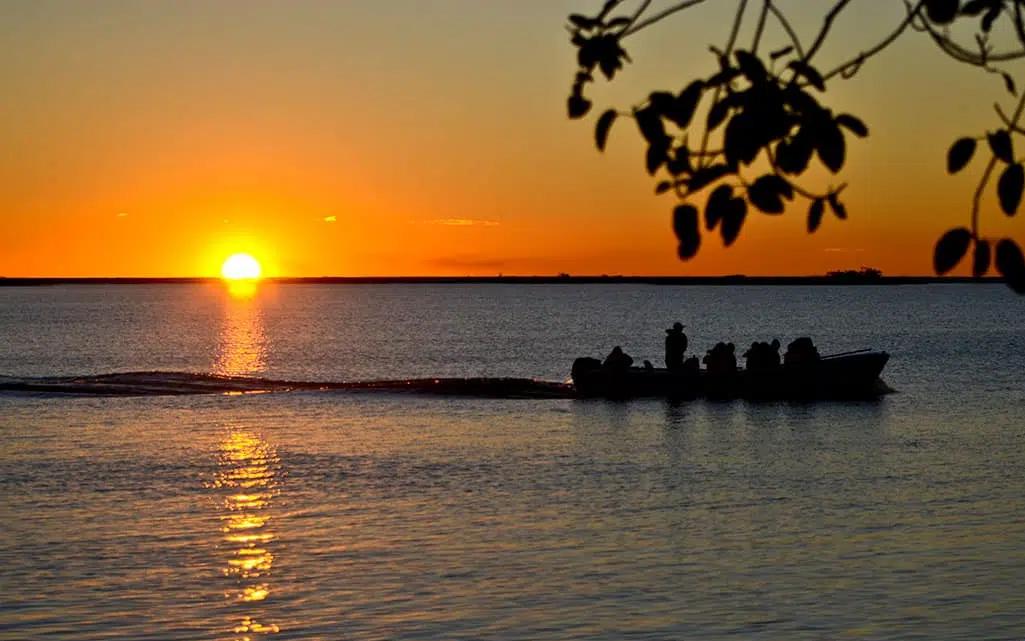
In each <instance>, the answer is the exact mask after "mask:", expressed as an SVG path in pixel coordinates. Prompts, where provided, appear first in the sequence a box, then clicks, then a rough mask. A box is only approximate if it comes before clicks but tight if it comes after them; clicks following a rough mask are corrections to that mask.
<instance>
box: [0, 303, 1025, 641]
mask: <svg viewBox="0 0 1025 641" xmlns="http://www.w3.org/2000/svg"><path fill="white" fill-rule="evenodd" d="M675 320H681V321H682V322H684V323H686V324H687V325H688V329H687V333H688V335H689V336H690V343H691V349H692V350H695V349H698V350H701V351H703V350H704V349H707V348H708V347H710V346H711V345H712V344H713V343H715V342H716V341H717V340H722V339H731V340H733V341H734V342H736V343H737V344H738V346H740V345H744V344H748V343H750V342H751V341H752V340H755V339H758V340H767V339H771V338H773V337H777V338H779V339H781V341H782V342H783V343H784V344H785V343H786V342H788V341H789V340H791V339H793V338H795V337H796V336H799V335H804V334H807V335H811V336H813V337H815V339H816V343H817V344H818V345H819V348H820V351H822V352H823V353H830V352H840V351H845V350H851V349H859V348H866V347H873V348H878V349H885V350H887V351H889V352H890V353H891V355H892V359H891V361H890V364H889V365H888V366H887V369H886V370H885V372H884V379H885V380H886V381H887V382H888V383H889V384H890V386H892V387H894V388H896V389H897V390H899V392H898V393H896V394H892V395H889V396H887V397H885V398H883V399H881V400H879V401H876V402H858V403H819V404H795V403H748V402H740V401H738V402H730V403H714V402H705V401H696V402H692V403H679V404H672V403H667V402H661V401H652V400H649V401H636V402H629V403H612V402H605V401H593V400H592V401H574V400H484V399H467V398H439V397H430V396H415V395H408V394H406V395H404V394H394V393H369V392H362V393H353V392H292V393H273V394H254V395H241V396H240V395H234V396H232V395H203V396H144V397H89V396H72V395H57V394H50V395H42V394H27V393H12V392H7V393H0V516H2V520H0V639H11V640H15V639H17V640H25V639H42V638H47V639H50V638H54V639H70V640H79V639H134V640H143V639H282V640H283V639H325V640H326V639H382V640H384V639H438V640H443V639H501V640H506V639H510V640H511V639H524V640H526V639H537V640H564V639H609V640H612V639H616V640H618V639H666V640H668V639H773V640H775V639H966V640H967V639H971V640H977V639H1022V638H1023V637H1025V545H1023V541H1025V495H1023V491H1025V298H1020V297H1016V296H1014V295H1013V294H1012V293H1011V292H1010V291H1009V290H1007V289H1006V288H1004V287H1002V286H999V285H994V286H981V285H980V286H969V285H950V286H939V285H931V286H900V287H897V286H893V287H847V288H830V287H657V286H640V285H636V286H635V285H607V286H606V285H600V286H599V285H591V286H578V285H577V286H574V285H551V286H541V285H531V286H514V285H490V286H488V285H480V286H477V285H448V286H427V285H390V286H389V285H381V286H370V285H358V286H337V285H335V286H317V285H281V286H264V287H263V288H262V289H261V291H259V292H258V293H257V295H256V296H255V297H253V298H250V299H238V298H233V297H231V296H229V295H228V294H227V293H226V292H225V291H224V290H223V289H222V288H221V287H220V286H217V285H195V286H192V285H154V286H110V287H106V286H77V287H73V286H68V287H38V288H0V375H5V376H9V377H44V376H57V375H92V374H99V373H108V372H125V371H148V370H160V371H175V372H213V373H222V374H236V375H251V376H261V377H273V378H288V379H303V380H332V381H338V380H369V379H378V378H401V377H424V376H434V375H437V376H525V377H537V378H541V379H547V380H563V379H565V378H566V377H567V376H568V371H569V367H570V364H571V362H572V359H573V358H574V357H575V356H579V355H595V356H599V355H602V354H603V353H605V352H607V351H608V349H609V348H610V347H611V346H612V345H615V344H621V345H623V346H624V347H625V348H626V350H627V351H628V352H629V353H630V354H632V355H633V356H634V357H635V358H637V359H642V358H650V359H651V360H652V361H655V362H658V360H659V358H660V356H661V349H662V338H663V336H664V333H663V330H664V328H665V327H668V326H669V325H670V324H671V323H672V322H673V321H675Z"/></svg>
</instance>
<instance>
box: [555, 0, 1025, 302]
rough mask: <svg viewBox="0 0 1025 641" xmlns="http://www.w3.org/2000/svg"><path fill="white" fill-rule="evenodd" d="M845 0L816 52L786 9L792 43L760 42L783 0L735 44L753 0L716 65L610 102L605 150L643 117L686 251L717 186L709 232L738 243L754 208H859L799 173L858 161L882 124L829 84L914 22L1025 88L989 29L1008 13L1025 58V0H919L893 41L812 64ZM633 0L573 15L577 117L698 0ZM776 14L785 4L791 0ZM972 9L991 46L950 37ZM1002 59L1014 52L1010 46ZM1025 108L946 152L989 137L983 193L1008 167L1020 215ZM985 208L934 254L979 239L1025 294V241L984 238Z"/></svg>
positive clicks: (649, 151) (601, 139)
mask: <svg viewBox="0 0 1025 641" xmlns="http://www.w3.org/2000/svg"><path fill="white" fill-rule="evenodd" d="M691 4H696V3H691ZM832 4H833V6H832V8H831V9H830V10H829V11H828V13H827V16H826V19H825V25H824V27H823V29H822V31H821V32H820V33H819V36H818V37H817V38H816V40H815V42H814V43H813V44H812V46H811V48H810V49H808V50H804V49H803V48H802V47H801V43H800V42H799V40H798V39H797V37H796V36H795V35H794V34H793V32H792V31H789V26H788V24H787V23H786V21H785V19H784V18H783V17H782V16H781V15H777V17H779V20H780V22H781V23H782V24H783V26H784V28H785V29H787V30H788V35H789V36H791V43H792V44H789V45H786V46H783V47H780V48H778V49H775V50H773V51H769V52H768V53H766V54H760V53H758V52H757V47H758V42H759V37H760V35H761V28H762V26H763V25H764V20H765V17H766V15H767V14H768V12H769V11H770V9H771V7H770V5H769V3H765V5H764V7H763V8H762V14H761V16H762V20H761V22H760V23H759V26H758V32H757V33H756V35H755V37H754V42H753V44H752V45H751V47H750V49H745V48H743V47H737V48H734V43H735V36H736V29H737V26H738V25H739V24H741V18H742V16H743V12H744V7H745V6H746V3H743V2H742V3H740V4H739V9H738V13H737V16H736V23H735V25H734V32H733V36H731V38H730V41H729V43H728V45H727V46H726V47H725V50H720V49H718V48H715V47H712V48H711V50H712V52H713V53H714V54H715V55H716V61H717V65H716V69H715V70H714V72H713V73H711V74H710V75H708V76H705V77H699V78H695V79H692V80H690V81H689V82H688V83H686V84H684V86H683V88H682V89H680V90H679V91H654V92H651V93H650V94H649V95H648V96H647V97H646V99H645V100H644V101H643V102H642V103H641V104H639V105H636V106H635V107H633V108H632V109H630V110H628V111H617V110H615V109H608V110H606V111H604V112H603V113H602V114H601V115H600V116H599V117H598V119H597V122H596V125H595V130H594V136H595V144H596V145H597V147H598V149H599V150H602V151H604V150H605V148H606V146H607V143H608V138H609V133H610V131H611V128H612V125H613V124H614V123H615V122H616V121H617V120H618V119H620V118H633V120H634V121H635V123H636V125H637V130H638V132H639V133H640V135H641V138H642V139H643V141H644V143H645V152H644V166H645V169H646V170H647V172H648V174H650V175H651V176H653V177H656V178H657V183H656V186H655V193H656V194H664V193H668V192H673V193H674V194H675V195H676V196H677V197H678V198H679V199H680V200H681V201H682V202H681V204H679V205H677V206H676V207H675V208H674V210H673V216H672V227H673V230H674V233H675V235H676V237H677V240H678V243H679V245H678V254H679V256H680V258H681V259H684V260H686V259H689V258H691V257H693V256H695V255H696V254H697V252H698V250H699V248H700V245H701V236H702V225H701V224H700V220H699V219H700V217H701V211H700V210H699V208H698V207H696V206H695V205H693V204H691V203H690V202H689V201H690V200H691V199H692V198H694V197H696V196H697V195H699V194H701V193H703V192H705V190H709V193H708V194H707V199H706V200H705V205H704V225H703V227H704V231H705V232H715V231H718V233H719V234H720V236H721V237H722V242H723V244H724V245H725V246H730V245H732V244H733V243H734V242H735V241H736V239H737V237H738V236H739V234H740V230H741V228H742V227H743V224H744V221H745V218H746V217H747V214H748V212H749V211H759V212H762V213H764V214H769V215H778V214H782V213H784V211H785V210H786V208H787V207H788V206H789V205H790V204H791V203H792V202H793V201H794V200H795V199H796V198H803V199H806V200H807V202H808V210H807V230H808V232H809V233H814V232H815V231H817V230H818V229H820V228H821V225H822V223H823V218H824V217H825V216H826V212H827V211H829V212H831V213H832V214H833V215H834V216H835V217H836V218H838V219H840V220H844V219H846V218H847V210H846V207H845V206H844V204H843V203H842V202H841V201H840V198H839V195H840V192H841V191H842V190H843V188H844V185H841V186H839V187H832V186H830V187H829V188H828V189H827V190H826V191H825V192H824V193H814V192H811V191H808V190H807V189H804V188H802V187H801V186H800V184H799V179H800V178H801V177H802V176H804V175H805V173H806V172H808V170H809V169H810V168H811V167H813V166H814V164H813V161H817V163H818V164H820V165H821V166H822V167H825V168H826V169H827V170H828V171H829V172H830V173H832V174H837V173H839V172H840V171H841V170H842V169H843V168H844V166H845V164H846V161H847V150H848V144H849V143H850V141H851V136H854V137H856V138H864V137H866V136H868V133H869V131H868V127H867V126H866V125H865V123H864V122H863V121H862V120H861V119H859V118H858V117H856V116H854V115H852V114H849V113H837V112H834V111H833V110H832V109H831V108H829V107H827V106H826V105H824V104H822V102H821V99H822V94H823V93H825V92H826V90H827V81H829V80H830V79H831V78H834V77H836V76H837V75H839V76H841V77H844V78H846V77H850V76H851V75H853V74H854V73H856V72H857V70H858V69H859V68H860V67H861V66H862V64H863V63H864V61H865V59H866V58H867V57H871V56H873V55H875V53H877V52H878V51H879V50H881V49H882V48H883V47H885V46H887V45H888V44H889V42H892V41H893V40H895V39H896V37H897V36H898V35H900V33H901V31H903V29H904V27H907V26H908V25H912V26H913V27H914V28H915V29H917V30H919V31H926V32H928V33H929V34H930V35H931V36H932V37H933V39H934V40H935V41H937V43H938V44H940V48H941V49H942V50H944V51H945V52H946V53H947V54H948V55H950V56H951V57H953V58H955V59H958V60H961V61H962V62H970V63H971V64H976V65H977V66H980V67H982V68H984V69H985V70H986V71H988V72H992V73H998V74H1000V75H1001V76H1002V78H1003V80H1004V83H1005V84H1006V87H1007V89H1008V91H1009V92H1010V93H1012V94H1015V95H1016V88H1015V83H1014V81H1013V79H1012V78H1011V77H1010V75H1009V74H1008V73H1007V72H1005V71H1002V70H1000V69H996V68H994V67H992V66H991V65H990V59H989V56H990V53H991V52H992V51H993V47H992V46H991V44H990V42H989V39H988V38H989V33H990V31H991V30H992V28H993V26H994V24H995V22H996V21H997V20H998V19H1000V18H1001V16H1008V17H1009V18H1010V20H1011V21H1012V24H1013V26H1014V28H1015V32H1016V34H1017V36H1018V39H1019V40H1020V44H1021V46H1022V52H1021V54H1020V55H1021V56H1022V57H1025V19H1023V18H1022V15H1023V14H1025V0H919V1H918V2H914V3H908V11H909V14H908V18H907V21H906V22H905V23H904V25H903V26H902V27H901V28H900V29H898V31H897V32H896V33H895V34H894V35H893V36H892V37H891V38H889V39H888V40H886V41H884V43H883V44H881V45H880V46H878V47H877V48H876V49H874V50H873V51H872V52H868V53H863V54H859V55H858V56H856V57H855V58H854V59H852V60H851V61H850V62H848V63H847V64H846V65H841V66H840V67H839V68H837V69H834V70H831V71H829V72H828V73H823V72H822V71H821V70H820V69H819V68H817V67H816V65H815V64H813V63H812V58H813V56H814V55H815V53H816V51H817V50H818V48H819V46H820V45H821V44H822V41H823V39H824V38H825V36H826V34H827V32H828V31H829V26H830V23H831V21H832V19H833V18H834V17H835V15H836V14H837V13H839V11H840V10H841V9H842V8H843V7H844V6H845V5H846V4H847V3H846V2H836V3H832ZM619 5H620V0H606V2H605V3H604V5H603V7H602V9H601V11H600V12H599V13H598V15H596V16H584V15H580V14H574V15H572V16H570V17H569V23H570V32H571V34H572V38H571V41H572V43H573V45H574V46H575V47H576V50H577V63H578V67H579V68H578V70H577V73H576V76H575V78H574V82H573V86H572V90H571V93H570V97H569V99H568V103H567V105H568V111H569V115H570V117H571V118H580V117H582V116H584V115H586V114H587V113H588V112H589V111H590V109H591V106H592V105H591V101H590V100H589V99H588V98H587V97H586V96H585V95H584V89H585V87H586V86H587V84H588V83H591V82H593V81H594V78H595V73H596V72H595V70H596V69H597V71H598V72H600V73H601V74H602V75H603V76H604V77H605V78H606V79H608V80H612V79H613V77H614V76H615V75H616V74H617V72H619V71H620V70H621V69H622V68H623V65H624V63H625V62H629V60H630V59H629V57H628V55H627V53H626V51H625V50H624V49H623V48H622V46H621V41H622V38H623V37H624V36H626V35H629V34H630V33H633V32H636V31H638V30H639V29H641V28H643V27H644V26H646V25H647V24H651V23H653V22H656V21H658V20H661V19H662V18H664V17H665V16H666V15H669V14H670V13H673V12H675V11H676V10H679V9H682V8H686V6H689V3H683V4H682V5H681V6H680V7H679V8H678V9H674V10H673V11H665V12H663V13H661V14H658V15H657V16H656V17H649V18H647V20H639V19H640V18H641V15H642V14H643V13H644V11H645V9H646V7H647V3H642V4H641V7H640V9H638V10H637V11H636V12H635V13H634V15H632V17H626V16H616V17H613V16H611V15H610V14H611V13H612V12H613V10H614V9H616V8H617V7H618V6H619ZM775 12H776V13H777V14H779V11H778V9H777V10H775ZM962 20H972V21H974V20H978V21H979V32H980V33H978V34H977V35H976V44H977V45H978V50H979V53H978V54H977V55H976V54H973V53H972V52H971V51H969V50H968V49H964V48H958V47H956V46H947V45H945V44H944V43H947V42H949V34H950V32H951V31H950V25H952V24H954V23H955V22H960V21H962ZM973 56H975V57H974V58H973ZM1001 59H1003V60H1006V59H1008V58H1007V57H1006V55H1005V56H1004V57H1003V58H1001ZM972 60H974V62H971V61H972ZM1023 109H1025V96H1023V97H1022V98H1021V101H1020V103H1019V106H1018V108H1017V111H1016V112H1015V115H1014V116H1013V117H1012V118H1008V117H1006V116H1004V114H1003V112H1000V116H1001V119H1002V120H1003V125H1004V126H1002V127H1000V128H998V129H996V130H995V131H992V132H989V133H987V134H986V135H985V136H978V137H974V138H972V137H964V138H960V139H958V140H957V141H955V142H954V144H953V145H952V146H951V147H950V149H949V151H948V153H947V159H946V161H947V171H948V172H949V173H951V174H953V173H957V172H960V171H962V170H963V169H965V168H966V167H967V166H968V165H969V164H970V163H971V161H972V159H973V157H974V156H975V155H976V153H977V151H978V149H979V147H980V145H979V141H984V143H985V145H984V146H988V150H989V152H991V154H992V157H991V159H990V161H989V164H988V165H987V168H986V170H985V172H984V176H983V179H982V184H981V185H980V187H979V192H981V191H982V189H983V187H985V186H986V184H987V181H988V179H989V176H990V174H991V172H992V171H993V170H994V169H995V170H997V172H998V173H997V174H994V175H995V176H996V177H997V178H996V195H997V200H998V202H999V205H1000V209H1001V210H1002V211H1003V212H1004V213H1005V214H1006V215H1008V216H1015V215H1016V214H1017V212H1018V209H1019V208H1020V206H1021V201H1022V199H1023V197H1025V163H1023V162H1022V161H1021V160H1019V159H1017V158H1016V157H1015V153H1014V152H1015V150H1014V147H1015V145H1014V136H1016V135H1019V134H1025V130H1023V129H1022V128H1021V127H1019V126H1018V120H1019V118H1020V117H1021V116H1022V114H1023ZM998 111H999V108H998ZM698 141H700V144H698ZM710 142H711V146H710V144H709V143H710ZM714 147H719V148H718V149H716V148H714ZM751 174H754V175H751ZM977 209H978V196H976V199H975V206H974V209H973V214H972V225H971V228H970V229H969V228H967V227H958V228H955V229H952V230H950V231H948V232H947V233H946V234H944V235H943V236H942V237H941V238H940V239H939V241H938V242H937V244H936V247H935V251H934V255H933V262H934V268H935V270H936V272H937V273H939V274H945V273H948V272H949V271H951V270H952V269H954V268H955V267H956V266H957V265H958V264H960V262H961V261H962V260H963V259H964V258H965V257H966V256H967V255H968V251H969V249H971V250H972V273H973V274H975V275H976V276H982V275H984V274H986V273H987V272H988V271H989V270H990V269H991V268H995V269H996V271H997V272H999V273H1000V274H1001V275H1003V277H1004V278H1005V280H1006V281H1007V282H1008V284H1010V286H1011V287H1012V288H1014V289H1015V291H1018V292H1019V293H1023V292H1025V261H1023V259H1022V252H1021V250H1020V248H1019V247H1018V245H1017V244H1016V243H1015V242H1014V241H1013V240H1011V239H1009V238H1005V239H1002V240H1000V241H999V242H995V241H990V240H986V239H984V238H981V237H980V236H979V234H978V227H977Z"/></svg>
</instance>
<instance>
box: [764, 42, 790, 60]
mask: <svg viewBox="0 0 1025 641" xmlns="http://www.w3.org/2000/svg"><path fill="white" fill-rule="evenodd" d="M793 50H794V47H793V46H792V45H787V46H786V47H783V48H782V49H776V50H775V51H772V52H769V57H770V58H772V59H773V60H777V59H779V58H782V57H783V56H785V55H787V54H788V53H790V52H791V51H793Z"/></svg>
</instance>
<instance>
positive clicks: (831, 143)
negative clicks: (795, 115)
mask: <svg viewBox="0 0 1025 641" xmlns="http://www.w3.org/2000/svg"><path fill="white" fill-rule="evenodd" d="M816 133H817V134H818V137H817V139H816V140H815V151H816V153H818V156H819V160H821V161H822V164H823V165H825V166H826V167H827V168H828V169H829V171H831V172H833V173H834V174H835V173H836V172H838V171H840V169H841V168H842V167H843V163H844V157H845V156H846V154H847V147H846V144H845V143H844V139H843V132H841V131H840V127H838V126H837V125H836V123H835V122H833V121H832V120H829V119H825V118H824V119H822V120H821V121H820V122H819V123H818V126H817V127H816Z"/></svg>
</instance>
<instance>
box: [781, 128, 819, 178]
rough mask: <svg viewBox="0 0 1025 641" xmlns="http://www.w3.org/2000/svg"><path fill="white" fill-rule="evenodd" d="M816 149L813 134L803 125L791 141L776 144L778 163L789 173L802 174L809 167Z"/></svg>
mask: <svg viewBox="0 0 1025 641" xmlns="http://www.w3.org/2000/svg"><path fill="white" fill-rule="evenodd" d="M814 151H815V147H814V145H813V141H812V136H811V134H809V133H807V132H806V131H805V128H803V127H802V128H801V129H800V130H799V131H798V132H797V134H796V135H795V136H794V137H793V138H791V139H790V140H789V141H787V140H781V141H780V143H779V144H778V145H776V163H777V164H778V165H779V168H780V169H782V170H783V171H785V172H786V173H788V174H800V173H803V172H804V170H805V169H807V168H808V162H809V161H810V160H811V155H812V153H813V152H814Z"/></svg>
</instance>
